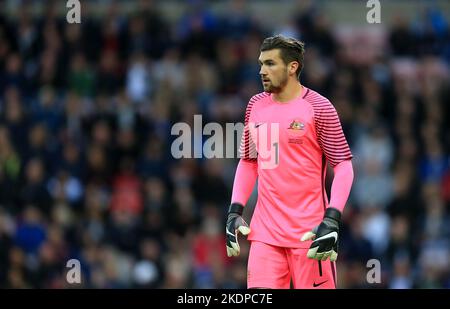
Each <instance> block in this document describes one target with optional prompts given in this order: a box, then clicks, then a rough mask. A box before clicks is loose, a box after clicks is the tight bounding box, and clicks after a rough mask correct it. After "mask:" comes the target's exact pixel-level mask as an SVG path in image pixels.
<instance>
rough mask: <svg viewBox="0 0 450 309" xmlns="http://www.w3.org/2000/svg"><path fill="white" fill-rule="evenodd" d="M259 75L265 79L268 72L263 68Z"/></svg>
mask: <svg viewBox="0 0 450 309" xmlns="http://www.w3.org/2000/svg"><path fill="white" fill-rule="evenodd" d="M259 75H261V77H264V76H266V75H267V73H266V71H265V70H264V69H263V67H261V69H259Z"/></svg>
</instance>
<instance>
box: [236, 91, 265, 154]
mask: <svg viewBox="0 0 450 309" xmlns="http://www.w3.org/2000/svg"><path fill="white" fill-rule="evenodd" d="M267 95H268V94H267V93H265V92H262V93H259V94H257V95H254V96H253V97H251V99H250V101H249V102H248V105H247V108H246V110H245V120H244V133H243V134H242V139H241V145H240V147H239V152H240V156H241V159H242V160H245V161H250V162H256V159H257V156H258V152H257V151H256V145H255V143H254V141H253V140H252V138H251V136H250V129H249V125H250V124H249V122H250V114H251V112H252V108H253V105H254V104H255V103H256V102H258V101H259V100H261V99H262V98H265V97H267Z"/></svg>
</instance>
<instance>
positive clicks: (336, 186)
mask: <svg viewBox="0 0 450 309" xmlns="http://www.w3.org/2000/svg"><path fill="white" fill-rule="evenodd" d="M352 183H353V165H352V161H351V160H346V161H342V162H340V163H339V164H337V165H336V166H335V167H334V179H333V183H332V185H331V198H330V207H334V208H337V209H338V210H339V211H341V212H342V211H343V210H344V207H345V204H346V203H347V200H348V196H349V195H350V190H351V188H352Z"/></svg>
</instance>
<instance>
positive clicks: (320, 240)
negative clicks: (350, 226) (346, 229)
mask: <svg viewBox="0 0 450 309" xmlns="http://www.w3.org/2000/svg"><path fill="white" fill-rule="evenodd" d="M340 221H341V212H340V211H339V210H337V209H336V208H332V207H328V208H327V210H326V211H325V215H324V217H323V220H322V222H321V223H320V224H319V225H318V226H316V227H315V228H314V229H313V230H312V231H310V232H307V233H305V234H304V235H303V236H302V238H301V241H305V240H313V242H312V244H311V246H310V247H309V250H308V253H307V256H308V257H309V258H310V259H316V260H319V261H325V260H326V259H327V258H330V261H332V262H334V261H336V259H337V249H338V248H337V247H338V246H337V244H338V235H339V223H340Z"/></svg>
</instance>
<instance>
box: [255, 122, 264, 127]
mask: <svg viewBox="0 0 450 309" xmlns="http://www.w3.org/2000/svg"><path fill="white" fill-rule="evenodd" d="M262 124H263V123H257V124H255V128H257V127H259V126H261V125H262Z"/></svg>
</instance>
